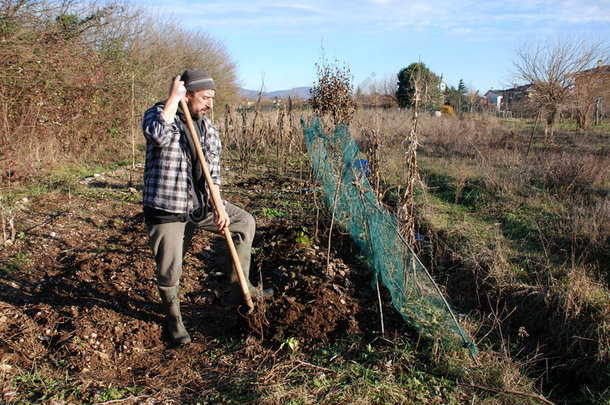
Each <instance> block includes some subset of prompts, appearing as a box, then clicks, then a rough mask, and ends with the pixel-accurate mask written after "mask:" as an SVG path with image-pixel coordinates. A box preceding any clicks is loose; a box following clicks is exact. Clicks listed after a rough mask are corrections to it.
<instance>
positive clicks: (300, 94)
mask: <svg viewBox="0 0 610 405" xmlns="http://www.w3.org/2000/svg"><path fill="white" fill-rule="evenodd" d="M309 89H310V88H309V87H295V88H293V89H290V90H276V91H270V92H264V93H263V98H276V97H277V98H288V97H291V98H293V99H308V98H309ZM239 95H240V96H241V97H246V98H251V99H255V98H256V97H257V96H258V90H248V89H240V90H239Z"/></svg>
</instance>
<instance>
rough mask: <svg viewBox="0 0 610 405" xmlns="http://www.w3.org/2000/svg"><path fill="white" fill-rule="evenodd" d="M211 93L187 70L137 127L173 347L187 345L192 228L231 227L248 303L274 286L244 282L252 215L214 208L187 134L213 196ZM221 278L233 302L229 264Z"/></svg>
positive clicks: (236, 289) (198, 73) (204, 77)
mask: <svg viewBox="0 0 610 405" xmlns="http://www.w3.org/2000/svg"><path fill="white" fill-rule="evenodd" d="M215 94H216V86H215V84H214V80H212V78H211V77H210V75H209V74H208V73H207V72H206V71H205V70H203V69H190V70H186V71H185V72H184V73H183V74H182V76H176V77H175V78H174V80H173V81H172V84H171V87H170V92H169V97H168V99H167V100H165V101H161V102H159V103H157V104H156V105H155V106H153V107H152V108H150V109H148V110H147V111H146V113H145V114H144V120H143V122H142V130H143V132H144V136H145V137H146V163H145V168H144V190H143V193H142V202H143V205H144V215H145V218H146V229H147V232H148V237H149V244H150V247H151V249H152V251H153V254H154V257H155V263H156V265H157V284H158V288H159V295H160V296H161V300H162V302H163V306H164V309H165V312H166V321H167V331H168V335H169V338H170V340H171V342H172V343H173V344H177V345H181V344H186V343H190V341H191V338H190V336H189V334H188V332H187V331H186V329H185V327H184V324H183V323H182V316H181V314H180V299H179V295H178V293H179V283H180V277H181V275H182V260H183V257H184V255H185V254H186V252H187V251H188V249H189V248H190V245H191V239H192V236H193V232H194V231H195V229H196V228H203V229H205V230H207V231H212V232H219V231H221V230H222V229H223V228H224V227H225V226H228V227H229V230H230V231H231V234H232V237H233V241H234V244H235V249H236V251H237V254H238V257H239V260H240V264H241V267H242V269H243V272H244V276H245V278H246V280H247V283H248V288H249V290H250V294H251V295H252V297H253V298H267V297H270V296H271V295H273V290H272V289H267V290H263V291H262V293H261V292H259V290H257V289H256V288H254V287H253V286H252V284H251V283H250V281H249V280H248V276H249V274H250V256H251V247H252V240H253V239H254V232H255V228H256V224H255V222H254V218H253V217H252V215H250V214H249V213H247V212H246V211H244V210H242V209H241V208H238V207H236V206H235V205H233V204H230V203H228V202H226V201H223V206H220V207H217V206H215V205H214V202H213V199H212V198H211V197H210V195H211V194H210V189H209V188H208V185H207V184H206V183H205V177H204V175H203V172H202V169H201V163H200V162H199V160H198V157H197V153H196V151H195V146H194V144H193V142H192V138H191V137H190V136H191V135H193V136H198V137H199V138H198V139H199V142H200V144H201V147H202V149H203V154H204V156H205V159H206V163H207V165H208V168H209V170H210V175H211V177H212V182H213V185H212V187H213V188H215V189H216V191H217V192H218V191H219V190H220V184H221V181H220V152H221V149H222V145H221V142H220V138H219V135H218V130H217V129H216V127H215V126H214V124H212V122H211V121H210V120H209V119H208V117H207V116H206V114H207V113H208V112H209V111H211V110H212V107H213V104H214V96H215ZM183 97H184V98H185V101H186V104H187V105H188V109H189V112H190V115H191V117H192V119H193V124H194V126H195V129H196V132H197V133H196V134H190V131H189V129H188V126H187V123H186V117H185V115H184V112H183V111H182V109H181V107H180V100H181V99H182V98H183ZM229 260H230V259H229ZM226 274H227V277H228V280H229V283H230V286H231V295H230V298H232V299H233V300H235V299H236V298H238V297H239V296H240V295H241V288H240V285H239V279H238V277H237V273H236V270H235V268H234V267H233V266H228V268H227V271H226Z"/></svg>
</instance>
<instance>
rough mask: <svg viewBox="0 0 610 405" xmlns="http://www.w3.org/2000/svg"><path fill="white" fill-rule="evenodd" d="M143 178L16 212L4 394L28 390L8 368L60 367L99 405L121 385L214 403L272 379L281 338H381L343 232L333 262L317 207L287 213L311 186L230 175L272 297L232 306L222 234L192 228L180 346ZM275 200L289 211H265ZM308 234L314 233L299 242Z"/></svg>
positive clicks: (5, 284)
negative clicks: (168, 331)
mask: <svg viewBox="0 0 610 405" xmlns="http://www.w3.org/2000/svg"><path fill="white" fill-rule="evenodd" d="M140 176H141V174H140V173H139V172H138V173H135V174H134V173H131V176H130V173H129V172H128V171H126V170H119V171H116V172H113V173H108V174H105V175H103V176H99V177H97V178H92V179H87V180H86V181H84V182H82V184H81V185H80V186H79V192H70V191H68V192H60V191H55V192H52V193H46V194H41V195H38V196H36V197H29V199H28V200H27V201H25V200H23V201H21V202H20V203H19V204H18V207H16V208H15V209H14V215H15V227H16V229H17V232H18V237H17V238H16V240H15V242H14V243H13V244H12V245H7V246H4V247H3V248H1V250H0V263H2V266H1V269H2V271H0V307H1V315H0V338H1V340H0V364H1V365H2V370H1V372H2V373H3V374H2V376H3V379H2V381H3V392H2V395H3V401H7V402H9V401H11V400H12V399H18V398H23V395H24V393H23V392H16V391H14V387H13V388H12V386H11V384H8V381H11V376H13V377H14V376H16V375H20V374H23V373H29V375H32V373H33V372H35V371H36V370H42V369H45V370H47V371H48V370H54V371H57V372H58V373H60V374H61V373H64V374H65V376H66V378H67V379H69V381H72V382H73V384H74V392H76V394H73V395H81V397H82V398H83V399H87V400H88V402H96V400H97V401H98V402H102V401H103V400H104V399H106V398H107V397H102V396H99V395H101V393H107V392H109V390H111V389H112V387H115V388H116V387H132V388H133V387H137V389H133V393H132V395H131V396H130V397H129V398H131V402H137V403H160V402H163V401H170V400H173V401H177V402H191V401H192V400H194V399H201V398H214V395H215V393H218V392H220V391H223V390H234V389H237V390H242V391H243V390H245V391H248V390H250V389H252V387H253V386H255V385H256V384H258V383H260V382H261V381H264V379H265V372H266V371H265V370H269V369H272V368H273V365H274V362H275V361H276V354H277V352H278V351H279V348H280V347H282V346H281V345H282V343H284V342H285V341H286V339H289V338H293V339H296V341H298V343H299V350H302V351H307V350H311V349H313V348H315V347H317V346H320V345H324V344H327V343H328V342H330V341H332V340H333V339H341V338H345V337H347V336H349V335H350V334H365V335H371V336H372V335H375V334H376V333H378V331H379V329H380V327H379V314H378V306H377V294H376V292H375V291H374V290H373V289H372V288H371V285H370V274H368V273H367V271H366V270H365V269H363V268H362V267H361V266H359V264H358V262H357V261H355V260H354V259H353V258H352V256H354V255H355V253H354V250H353V247H351V246H350V245H349V240H348V238H347V237H345V236H344V235H341V234H340V233H337V236H336V241H334V240H333V246H334V248H333V250H332V252H331V260H330V263H329V264H328V266H327V249H326V244H327V239H326V236H321V238H320V239H321V240H318V241H317V242H316V239H315V238H314V237H313V236H314V235H313V234H314V233H315V231H314V229H315V228H316V226H315V224H316V222H318V225H319V227H318V229H319V231H318V232H319V234H320V235H323V234H324V232H325V231H324V230H323V224H324V221H323V220H320V218H316V214H315V212H314V211H315V210H314V209H305V210H301V211H298V212H296V211H292V210H291V208H290V207H291V204H290V203H291V202H296V203H295V204H294V206H295V207H296V206H307V204H311V206H313V202H312V201H313V200H312V196H311V195H309V194H307V193H306V192H304V190H305V189H306V188H307V187H305V183H304V182H303V181H300V180H297V179H296V178H290V177H278V176H277V175H266V174H259V175H257V176H255V177H251V178H246V179H244V178H242V179H240V182H239V183H237V182H234V183H233V184H231V182H230V180H229V181H228V182H225V186H224V188H225V190H226V192H224V194H223V197H225V198H226V199H227V200H230V201H231V202H233V203H235V204H237V205H239V206H242V207H244V208H245V209H247V210H248V211H250V212H251V213H253V215H255V218H256V220H257V236H256V238H255V241H254V263H253V266H252V273H253V274H251V280H252V281H253V283H254V284H257V283H258V282H260V280H261V279H262V282H263V284H264V285H265V287H273V288H274V290H275V296H274V297H273V298H272V299H270V300H268V301H266V302H265V304H264V305H262V304H260V303H259V304H257V306H256V311H255V316H254V317H247V316H244V315H243V314H244V313H245V308H244V306H243V305H241V306H240V305H228V306H227V305H223V303H222V301H223V300H222V297H223V296H224V295H225V294H226V293H227V291H226V282H225V279H224V266H225V259H224V256H225V252H226V247H225V243H224V239H222V238H221V237H220V236H217V235H213V234H209V233H205V232H203V231H200V232H197V233H196V235H195V237H194V239H193V246H192V248H191V250H190V252H189V253H188V254H187V256H186V258H185V261H184V272H183V277H182V279H181V295H182V302H181V304H182V311H183V318H184V322H185V325H186V327H187V329H188V330H189V333H190V334H191V336H192V338H193V343H192V344H190V345H188V346H186V347H180V348H175V347H171V346H170V345H168V343H167V339H166V336H165V332H164V329H163V317H162V310H161V306H160V299H159V296H158V293H157V288H156V282H155V265H154V260H153V258H152V255H151V252H150V249H149V247H148V245H147V243H148V241H147V236H146V232H145V225H144V218H143V215H142V211H141V206H140V204H139V203H137V202H133V201H134V200H137V195H138V194H137V191H136V190H135V189H134V188H131V187H130V185H131V184H129V183H130V182H129V178H131V177H133V178H140ZM270 193H272V194H271V195H270ZM280 203H281V204H280ZM273 207H278V208H277V209H278V211H276V213H277V212H280V211H279V209H280V208H281V212H282V213H283V214H282V215H277V216H274V215H264V214H263V213H264V212H265V211H264V208H273ZM295 212H296V214H295ZM303 232H304V233H306V234H308V236H309V237H310V238H311V241H307V240H303V239H302V238H301V240H300V241H297V239H298V238H297V236H298V235H302V233H303ZM295 235H296V236H295ZM333 238H335V235H333ZM316 243H318V245H316ZM338 252H342V253H338ZM257 280H258V281H257ZM385 301H386V305H387V302H388V300H385ZM384 312H385V317H386V319H385V321H386V322H385V324H386V330H388V331H390V332H391V331H392V330H393V331H398V330H401V329H402V328H403V327H404V325H403V323H402V321H401V319H400V318H399V317H398V316H397V314H396V313H395V312H393V311H392V309H391V308H386V309H385V311H384ZM227 348H229V349H230V350H228V349H227ZM45 389H46V390H47V391H46V392H48V391H49V390H50V391H52V388H50V387H46V388H45ZM96 393H99V394H96ZM32 395H34V396H33V397H32ZM96 395H98V396H97V397H96ZM122 396H123V397H126V396H128V395H127V394H125V393H124V394H123V395H122ZM30 398H31V399H36V397H35V394H30ZM122 403H129V401H127V402H126V400H123V402H122Z"/></svg>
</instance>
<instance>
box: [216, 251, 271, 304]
mask: <svg viewBox="0 0 610 405" xmlns="http://www.w3.org/2000/svg"><path fill="white" fill-rule="evenodd" d="M235 250H236V251H237V256H238V257H239V262H240V264H241V269H242V271H243V273H244V277H245V278H246V284H247V285H248V291H250V296H251V297H252V300H255V301H256V300H264V299H267V298H271V297H273V288H265V289H262V290H261V289H260V288H257V287H254V286H253V285H252V283H251V282H250V255H251V253H250V252H251V249H250V247H249V246H245V245H241V244H240V245H238V244H235ZM226 275H227V279H228V281H229V288H230V293H229V296H228V297H226V298H225V299H224V300H223V303H224V304H225V305H228V304H235V303H237V302H239V300H240V299H243V293H242V291H241V285H240V284H239V277H238V276H237V271H236V269H235V266H234V265H233V261H232V260H231V256H230V254H229V256H228V257H227V267H226Z"/></svg>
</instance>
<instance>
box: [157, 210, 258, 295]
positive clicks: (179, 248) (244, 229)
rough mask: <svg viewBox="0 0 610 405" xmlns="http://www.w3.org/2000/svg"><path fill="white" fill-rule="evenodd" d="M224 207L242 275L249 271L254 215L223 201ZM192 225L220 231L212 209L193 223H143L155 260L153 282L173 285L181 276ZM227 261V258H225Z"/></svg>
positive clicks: (216, 231)
mask: <svg viewBox="0 0 610 405" xmlns="http://www.w3.org/2000/svg"><path fill="white" fill-rule="evenodd" d="M225 210H226V212H227V215H228V216H229V220H230V222H231V223H230V224H229V231H231V235H232V239H233V243H234V244H235V250H236V251H237V255H238V257H239V261H240V264H241V267H242V270H243V272H244V275H246V277H247V275H248V274H250V257H251V252H252V240H253V239H254V232H255V231H256V223H255V221H254V217H253V216H252V215H250V214H249V213H248V212H246V211H244V210H243V209H241V208H239V207H237V206H235V205H233V204H231V203H229V202H227V203H226V205H225ZM196 228H203V229H204V230H206V231H209V232H214V233H217V234H218V233H220V232H219V231H218V226H216V224H215V223H214V213H213V211H210V212H209V213H208V215H207V216H206V217H205V219H204V220H203V221H201V222H199V223H197V224H194V223H192V222H169V223H165V224H149V223H147V224H146V230H147V231H148V242H149V244H150V247H151V249H152V251H153V255H154V256H155V263H156V264H157V283H158V285H160V286H163V287H173V286H177V285H178V283H179V282H180V277H181V276H182V259H183V258H184V255H185V254H186V252H187V251H188V250H189V248H190V247H191V240H192V238H193V233H194V232H195V229H196ZM228 262H231V259H230V258H229V260H228ZM229 281H230V282H236V281H237V275H236V274H235V273H234V270H233V272H232V273H231V274H230V275H229Z"/></svg>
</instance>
